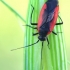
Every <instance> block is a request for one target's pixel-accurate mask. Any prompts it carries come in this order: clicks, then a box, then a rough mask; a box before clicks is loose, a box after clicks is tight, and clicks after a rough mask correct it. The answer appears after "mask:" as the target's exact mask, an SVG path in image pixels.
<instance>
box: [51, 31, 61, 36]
mask: <svg viewBox="0 0 70 70" xmlns="http://www.w3.org/2000/svg"><path fill="white" fill-rule="evenodd" d="M52 33H53V34H55V35H57V33H62V32H57V33H55V32H54V31H52Z"/></svg>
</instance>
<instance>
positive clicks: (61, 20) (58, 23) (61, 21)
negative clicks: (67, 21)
mask: <svg viewBox="0 0 70 70" xmlns="http://www.w3.org/2000/svg"><path fill="white" fill-rule="evenodd" d="M58 17H59V18H60V20H61V23H60V22H59V23H56V25H62V24H63V21H62V19H61V17H60V16H59V15H58Z"/></svg>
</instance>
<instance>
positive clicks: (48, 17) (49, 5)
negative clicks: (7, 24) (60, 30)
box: [12, 0, 63, 51]
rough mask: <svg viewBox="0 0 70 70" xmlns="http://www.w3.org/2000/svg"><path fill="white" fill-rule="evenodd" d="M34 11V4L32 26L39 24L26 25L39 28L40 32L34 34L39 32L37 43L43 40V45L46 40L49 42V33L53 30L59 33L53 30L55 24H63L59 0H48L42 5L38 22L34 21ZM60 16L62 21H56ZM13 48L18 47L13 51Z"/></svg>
mask: <svg viewBox="0 0 70 70" xmlns="http://www.w3.org/2000/svg"><path fill="white" fill-rule="evenodd" d="M31 6H32V5H31ZM33 11H34V7H33V6H32V12H31V17H30V24H31V25H32V26H34V25H37V27H32V26H30V25H26V26H28V27H30V28H33V29H37V30H38V33H34V34H33V36H35V35H37V34H39V36H38V41H37V42H36V43H38V42H39V41H42V46H43V42H44V41H45V40H47V42H48V44H49V40H48V37H47V35H49V34H50V33H51V32H52V33H53V34H54V35H57V33H56V32H54V31H53V29H54V27H55V25H61V24H63V21H62V19H61V18H60V16H59V15H58V13H59V5H58V0H52V1H51V0H48V1H47V2H45V3H44V5H43V7H42V9H41V11H40V15H39V18H38V23H32V14H33ZM58 17H59V18H60V20H61V23H56V22H57V18H58ZM36 43H33V44H31V45H28V46H25V47H29V46H32V45H34V44H36ZM25 47H20V48H25ZM20 48H17V49H20ZM13 50H16V49H12V51H13Z"/></svg>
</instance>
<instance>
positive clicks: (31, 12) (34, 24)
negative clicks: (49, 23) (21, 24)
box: [30, 5, 37, 25]
mask: <svg viewBox="0 0 70 70" xmlns="http://www.w3.org/2000/svg"><path fill="white" fill-rule="evenodd" d="M31 6H32V5H31ZM32 8H33V9H32V12H31V17H30V24H31V25H37V23H32V14H33V11H34V7H33V6H32Z"/></svg>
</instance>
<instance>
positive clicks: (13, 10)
mask: <svg viewBox="0 0 70 70" xmlns="http://www.w3.org/2000/svg"><path fill="white" fill-rule="evenodd" d="M0 1H1V2H2V3H3V4H4V5H5V6H6V7H8V8H9V9H10V10H11V11H12V12H13V13H14V14H16V15H17V16H18V17H19V18H20V19H21V20H23V21H24V22H25V23H26V21H25V19H24V18H23V17H22V16H21V15H20V14H19V13H18V12H17V11H16V10H15V9H13V8H12V7H11V6H10V5H8V4H7V3H6V2H5V1H3V0H0Z"/></svg>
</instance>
